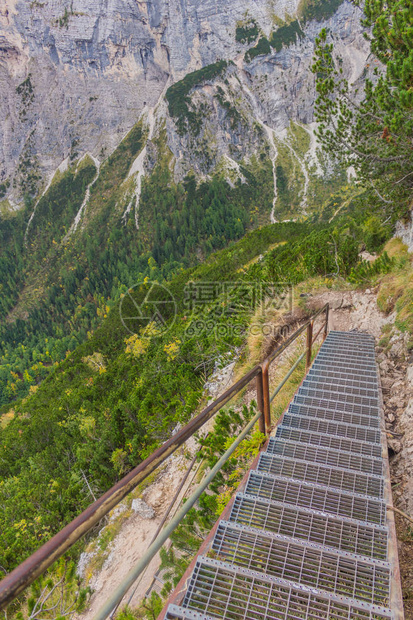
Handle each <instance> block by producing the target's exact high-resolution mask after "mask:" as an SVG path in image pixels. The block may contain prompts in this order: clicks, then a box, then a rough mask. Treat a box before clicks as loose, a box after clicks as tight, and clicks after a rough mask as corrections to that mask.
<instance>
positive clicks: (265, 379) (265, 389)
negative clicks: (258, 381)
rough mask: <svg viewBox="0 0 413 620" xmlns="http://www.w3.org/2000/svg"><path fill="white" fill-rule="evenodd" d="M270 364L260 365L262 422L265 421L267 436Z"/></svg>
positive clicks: (269, 423)
mask: <svg viewBox="0 0 413 620" xmlns="http://www.w3.org/2000/svg"><path fill="white" fill-rule="evenodd" d="M269 367H270V363H269V361H268V360H265V362H264V363H263V365H262V396H263V401H264V420H265V432H266V434H267V435H269V433H270V431H271V401H270V381H269V374H268V369H269Z"/></svg>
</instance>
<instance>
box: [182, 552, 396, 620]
mask: <svg viewBox="0 0 413 620" xmlns="http://www.w3.org/2000/svg"><path fill="white" fill-rule="evenodd" d="M213 594H216V596H215V597H213ZM253 595H255V596H253ZM182 606H183V607H189V608H190V609H195V610H196V611H200V612H202V613H205V614H211V615H212V616H213V617H214V616H216V617H218V618H223V619H224V620H226V619H227V618H231V619H233V620H238V619H239V620H241V619H242V620H244V619H247V618H248V619H250V618H251V619H253V620H258V619H264V618H266V619H268V620H273V619H274V620H276V619H277V618H279V617H280V616H279V614H280V613H283V614H284V617H287V618H288V616H289V615H290V610H291V611H294V612H295V613H296V614H297V613H298V612H300V613H301V614H302V613H304V612H306V613H308V612H310V614H311V613H314V611H315V610H316V611H317V612H318V613H320V612H321V610H322V609H323V608H324V609H325V611H326V613H328V615H327V617H333V614H334V613H335V611H336V610H340V611H342V612H343V611H344V610H347V614H348V615H347V618H349V619H350V618H351V619H353V618H375V619H380V618H391V617H392V614H391V611H390V609H388V608H386V607H381V606H377V605H372V604H366V603H363V602H361V601H357V600H354V599H351V598H347V597H344V596H338V595H333V594H328V593H326V592H320V591H318V590H317V589H315V588H314V589H313V588H308V587H304V586H300V585H299V584H295V583H291V582H288V581H286V580H282V579H277V578H275V577H270V576H268V575H263V574H262V573H259V572H256V571H251V570H247V569H243V568H241V567H234V566H232V565H231V564H228V563H226V562H220V561H218V560H214V559H210V558H205V557H200V558H199V559H198V560H197V562H196V565H195V568H194V572H193V576H192V578H191V581H190V583H189V586H188V590H187V593H186V595H185V598H184V601H183V604H182ZM312 608H313V611H312ZM366 612H370V615H366ZM252 613H253V614H254V615H252ZM361 613H363V615H360V614H361ZM250 614H251V615H250ZM371 614H373V615H371ZM290 617H293V616H291V615H290ZM296 617H300V616H296ZM302 617H303V616H302ZM310 617H311V616H310ZM313 617H315V616H313ZM341 617H342V618H345V617H346V616H344V615H343V616H341Z"/></svg>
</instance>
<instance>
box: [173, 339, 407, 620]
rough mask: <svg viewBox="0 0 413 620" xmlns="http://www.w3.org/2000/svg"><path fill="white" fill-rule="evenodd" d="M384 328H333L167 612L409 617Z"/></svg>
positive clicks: (202, 617)
mask: <svg viewBox="0 0 413 620" xmlns="http://www.w3.org/2000/svg"><path fill="white" fill-rule="evenodd" d="M383 429H384V426H383V419H382V408H381V395H380V387H379V381H378V375H377V369H376V361H375V352H374V339H373V338H372V337H371V336H368V335H366V334H360V333H354V332H348V333H347V332H330V334H329V335H328V337H327V339H326V340H325V342H324V344H323V345H322V347H321V349H320V351H319V353H318V355H317V358H316V359H315V361H314V363H313V365H312V367H311V369H310V371H309V373H308V375H307V376H306V378H305V380H304V381H303V383H302V385H301V386H300V388H299V389H298V391H297V393H296V395H295V397H294V400H293V402H292V403H291V404H290V406H289V408H288V411H287V412H286V413H285V414H284V416H283V419H282V423H281V424H280V425H279V426H278V427H277V429H276V432H275V435H274V436H273V437H272V438H271V439H270V441H269V444H268V447H267V450H266V452H264V453H262V454H261V455H260V458H259V461H258V465H257V467H256V469H254V470H252V471H250V473H249V477H248V481H247V484H246V488H245V489H244V492H242V493H241V492H239V493H237V494H236V496H235V498H234V501H233V504H232V508H231V512H230V514H229V516H228V517H227V520H221V521H219V523H218V527H217V529H216V531H215V535H214V538H213V540H212V545H211V548H210V550H209V552H208V553H207V554H206V555H201V556H198V558H197V559H196V563H195V566H194V569H193V571H192V574H191V575H190V577H189V579H188V580H187V581H186V584H185V592H184V594H183V595H182V596H181V599H180V601H179V602H180V604H179V605H175V604H171V605H169V607H168V610H167V614H166V618H167V620H178V619H181V620H191V619H193V620H195V619H197V620H206V619H213V620H215V619H217V620H218V619H225V620H227V619H228V620H229V619H231V620H264V619H268V620H276V619H277V620H278V619H281V618H282V619H296V618H297V619H298V618H300V619H301V618H311V619H318V618H320V619H321V618H323V619H325V618H332V619H336V620H344V619H348V620H350V619H351V620H352V619H359V618H360V619H361V618H363V619H377V620H378V619H380V618H394V619H402V618H403V611H402V608H401V595H400V585H399V580H398V579H397V570H398V567H397V551H396V550H395V545H396V541H395V532H394V524H393V522H392V521H391V520H390V518H389V514H388V511H387V510H386V504H389V503H391V489H390V482H389V473H388V461H387V449H386V439H385V434H384V432H383Z"/></svg>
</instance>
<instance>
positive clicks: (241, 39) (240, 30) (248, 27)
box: [235, 19, 260, 43]
mask: <svg viewBox="0 0 413 620" xmlns="http://www.w3.org/2000/svg"><path fill="white" fill-rule="evenodd" d="M259 33H260V31H259V28H258V25H257V23H256V21H255V20H253V19H252V20H251V21H250V22H248V24H243V25H241V24H239V25H237V29H236V31H235V40H236V41H237V42H238V43H252V42H253V41H255V39H256V38H257V37H258V35H259Z"/></svg>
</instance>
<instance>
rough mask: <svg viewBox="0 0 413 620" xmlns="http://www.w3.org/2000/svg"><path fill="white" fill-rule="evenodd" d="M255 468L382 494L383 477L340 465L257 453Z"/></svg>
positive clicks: (374, 494)
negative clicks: (257, 459) (258, 456)
mask: <svg viewBox="0 0 413 620" xmlns="http://www.w3.org/2000/svg"><path fill="white" fill-rule="evenodd" d="M257 470H258V471H265V472H268V473H274V474H275V475H280V476H284V477H291V478H292V479H294V480H303V481H305V482H315V483H317V484H322V485H325V486H328V487H329V488H331V489H339V490H346V491H350V492H351V493H353V492H354V493H361V494H363V495H366V496H369V497H378V498H382V497H383V486H384V480H383V476H380V475H378V476H377V475H374V474H365V473H363V472H354V471H352V470H349V469H344V468H340V467H334V466H330V465H324V464H318V463H313V462H311V461H305V460H302V459H293V458H290V457H280V456H279V455H277V454H268V453H262V454H261V455H260V458H259V461H258V465H257Z"/></svg>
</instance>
